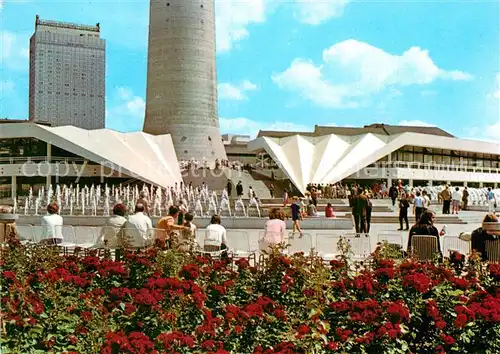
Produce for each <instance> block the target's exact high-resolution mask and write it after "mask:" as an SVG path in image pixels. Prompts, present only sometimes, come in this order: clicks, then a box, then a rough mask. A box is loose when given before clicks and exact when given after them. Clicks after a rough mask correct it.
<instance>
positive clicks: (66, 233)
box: [56, 225, 76, 254]
mask: <svg viewBox="0 0 500 354" xmlns="http://www.w3.org/2000/svg"><path fill="white" fill-rule="evenodd" d="M56 233H57V234H59V235H62V239H63V240H62V242H61V243H59V244H58V245H57V246H59V247H61V248H62V250H63V253H64V254H69V253H70V252H71V251H72V250H74V248H75V247H76V236H75V230H74V228H73V226H71V225H62V226H56Z"/></svg>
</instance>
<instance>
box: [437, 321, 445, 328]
mask: <svg viewBox="0 0 500 354" xmlns="http://www.w3.org/2000/svg"><path fill="white" fill-rule="evenodd" d="M436 327H437V328H439V329H441V330H443V329H445V328H446V322H445V321H443V320H441V321H437V322H436Z"/></svg>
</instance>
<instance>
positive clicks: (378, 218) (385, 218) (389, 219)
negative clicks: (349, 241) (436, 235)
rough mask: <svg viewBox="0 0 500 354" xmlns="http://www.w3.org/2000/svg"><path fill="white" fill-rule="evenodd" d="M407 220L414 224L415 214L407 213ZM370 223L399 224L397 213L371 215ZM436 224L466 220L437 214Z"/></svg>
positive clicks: (458, 222) (456, 222) (348, 216)
mask: <svg viewBox="0 0 500 354" xmlns="http://www.w3.org/2000/svg"><path fill="white" fill-rule="evenodd" d="M344 217H345V218H352V214H351V213H347V214H345V216H344ZM408 222H409V224H410V225H413V224H415V222H416V220H415V216H414V215H409V216H408ZM371 223H372V224H394V223H398V224H399V216H398V215H394V216H391V215H372V217H371ZM435 223H436V224H439V225H443V224H450V225H465V224H467V222H465V221H464V220H462V219H460V218H459V217H457V216H439V215H438V216H437V218H436V220H435Z"/></svg>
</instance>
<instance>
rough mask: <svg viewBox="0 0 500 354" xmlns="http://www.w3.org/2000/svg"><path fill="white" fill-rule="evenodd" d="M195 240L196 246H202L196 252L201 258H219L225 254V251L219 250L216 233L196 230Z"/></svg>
mask: <svg viewBox="0 0 500 354" xmlns="http://www.w3.org/2000/svg"><path fill="white" fill-rule="evenodd" d="M226 232H227V231H226ZM196 240H197V242H198V245H203V247H200V248H199V250H198V252H200V253H201V254H202V255H203V256H209V257H212V258H220V257H221V256H222V255H223V254H224V253H225V252H227V250H224V249H221V247H220V245H219V244H218V240H219V234H218V232H217V231H214V230H198V232H197V233H196ZM226 246H227V245H226Z"/></svg>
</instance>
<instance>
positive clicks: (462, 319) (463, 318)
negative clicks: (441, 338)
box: [453, 313, 467, 328]
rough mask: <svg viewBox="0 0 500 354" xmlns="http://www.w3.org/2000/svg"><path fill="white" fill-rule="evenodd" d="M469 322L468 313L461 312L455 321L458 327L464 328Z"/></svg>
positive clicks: (454, 323)
mask: <svg viewBox="0 0 500 354" xmlns="http://www.w3.org/2000/svg"><path fill="white" fill-rule="evenodd" d="M466 324H467V315H465V314H463V313H460V314H458V315H457V317H456V318H455V322H453V325H454V326H455V327H456V328H463V327H465V325H466Z"/></svg>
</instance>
